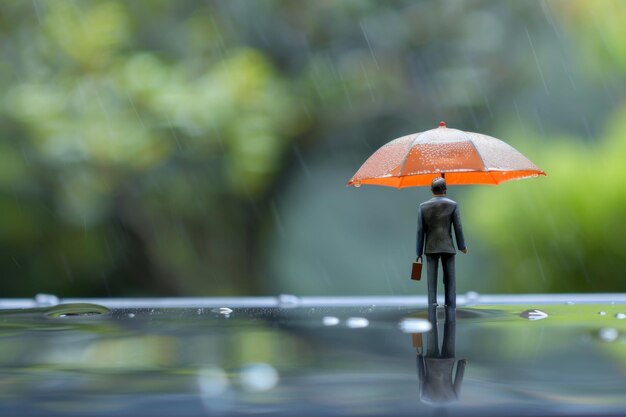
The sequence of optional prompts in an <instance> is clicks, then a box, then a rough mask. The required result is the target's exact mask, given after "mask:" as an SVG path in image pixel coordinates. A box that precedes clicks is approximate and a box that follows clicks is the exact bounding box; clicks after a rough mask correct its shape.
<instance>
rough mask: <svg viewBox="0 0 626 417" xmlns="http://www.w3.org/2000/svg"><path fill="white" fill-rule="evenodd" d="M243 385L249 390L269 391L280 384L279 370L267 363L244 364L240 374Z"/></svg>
mask: <svg viewBox="0 0 626 417" xmlns="http://www.w3.org/2000/svg"><path fill="white" fill-rule="evenodd" d="M239 378H240V382H241V386H242V387H243V388H244V389H246V390H248V391H267V390H270V389H272V388H274V387H275V386H276V384H278V379H279V377H278V372H276V369H274V367H273V366H271V365H269V364H267V363H253V364H249V365H246V366H244V367H243V368H242V369H241V373H240V375H239Z"/></svg>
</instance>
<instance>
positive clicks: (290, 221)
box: [0, 0, 626, 297]
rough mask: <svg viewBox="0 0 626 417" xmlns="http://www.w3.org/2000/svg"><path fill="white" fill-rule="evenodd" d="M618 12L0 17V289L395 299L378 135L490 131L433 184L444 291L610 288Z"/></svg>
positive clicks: (413, 194) (619, 113) (343, 8)
mask: <svg viewBox="0 0 626 417" xmlns="http://www.w3.org/2000/svg"><path fill="white" fill-rule="evenodd" d="M625 19H626V3H623V2H621V1H618V0H614V1H609V0H596V1H591V0H589V1H582V0H572V1H564V0H563V1H557V0H545V1H527V2H518V1H477V0H476V1H466V2H457V1H423V2H414V1H388V2H378V1H373V0H371V1H366V0H358V1H356V0H355V1H341V2H339V1H337V2H334V1H298V2H295V1H270V0H258V1H254V2H250V1H243V0H230V1H209V2H200V1H164V0H145V1H140V0H137V1H132V2H124V1H89V0H84V1H68V0H33V1H32V2H27V1H16V0H14V1H11V0H10V1H3V2H2V3H0V37H1V40H2V42H1V43H0V54H1V60H0V91H2V96H1V97H0V100H1V101H0V277H1V279H0V296H2V297H12V296H20V297H29V296H32V295H34V294H36V293H39V292H48V293H54V294H57V295H59V296H164V295H194V296H219V295H258V294H276V293H294V294H299V295H312V294H324V295H339V294H341V295H350V294H355V295H359V294H382V295H391V294H403V295H404V294H416V293H423V292H424V288H423V283H420V284H416V283H413V282H411V281H410V280H409V278H408V270H409V268H410V263H411V262H412V260H413V257H414V239H415V224H416V207H417V204H418V203H419V202H420V201H422V200H424V199H426V198H428V196H429V193H428V190H426V189H409V190H402V191H398V190H394V189H386V188H376V187H361V188H360V189H358V190H357V189H354V188H346V187H345V182H346V181H347V180H348V179H349V178H350V177H351V175H352V174H353V173H354V172H355V171H356V170H357V169H358V167H359V166H360V164H361V163H362V162H363V161H364V160H365V159H366V158H367V157H368V156H369V155H370V154H371V153H372V152H373V151H374V150H375V149H377V148H378V147H379V146H381V145H382V144H384V143H386V142H387V141H389V140H391V139H393V138H395V137H398V136H402V135H405V134H409V133H412V132H416V131H422V130H427V129H431V128H434V127H435V126H436V125H437V123H438V122H439V121H440V120H445V121H446V122H447V123H448V126H450V127H454V128H459V129H462V130H467V131H478V132H481V133H485V134H488V135H491V136H495V137H499V138H501V139H503V140H505V141H507V142H509V143H510V144H512V145H513V146H515V147H517V148H518V149H519V150H521V151H522V152H523V153H524V154H526V155H527V156H528V157H529V158H530V159H531V160H533V161H534V162H535V163H536V164H537V165H539V166H540V167H541V168H542V169H544V170H545V171H546V172H548V176H547V177H542V178H539V179H532V180H526V181H520V182H514V183H506V184H503V185H501V186H499V187H482V186H472V187H464V188H461V187H450V191H449V194H450V196H451V197H452V198H454V199H456V200H457V201H458V202H459V203H460V204H461V208H462V215H463V222H464V226H465V229H466V234H467V241H468V246H469V249H470V253H469V255H467V256H462V255H459V256H458V258H459V259H458V269H459V278H458V280H459V282H458V286H459V289H460V290H461V291H469V290H474V291H480V292H521V293H524V292H609V291H625V290H626V282H625V281H624V280H623V279H622V278H621V271H622V269H623V266H625V265H626V239H625V238H624V236H626V226H625V223H624V221H623V213H624V207H625V206H626V187H624V185H623V183H624V178H626V164H625V163H624V159H625V157H626V107H625V106H624V104H625V103H626V101H625V100H624V99H625V97H626V96H625V92H626V82H625V81H624V77H625V75H626V45H625V44H624V39H626V26H624V25H623V24H622V22H623V21H624V20H625Z"/></svg>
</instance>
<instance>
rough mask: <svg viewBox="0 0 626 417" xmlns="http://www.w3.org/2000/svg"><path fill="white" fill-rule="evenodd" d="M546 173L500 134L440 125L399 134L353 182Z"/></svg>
mask: <svg viewBox="0 0 626 417" xmlns="http://www.w3.org/2000/svg"><path fill="white" fill-rule="evenodd" d="M539 175H546V173H545V172H543V171H542V170H541V169H539V168H538V167H537V166H536V165H535V164H533V163H532V162H530V161H529V160H528V158H526V157H525V156H524V155H522V154H521V153H519V152H518V151H517V150H516V149H515V148H513V147H512V146H510V145H508V144H506V143H504V142H502V141H501V140H500V139H496V138H492V137H491V136H487V135H482V134H480V133H472V132H463V131H462V130H457V129H449V128H448V127H446V124H445V123H444V122H441V123H439V127H438V128H436V129H432V130H427V131H425V132H420V133H414V134H412V135H407V136H403V137H401V138H398V139H394V140H392V141H391V142H389V143H387V144H385V145H383V146H382V147H381V148H380V149H378V150H377V151H376V152H374V154H373V155H372V156H370V157H369V158H368V160H367V161H365V163H364V164H363V165H362V166H361V168H359V170H358V171H357V172H356V174H354V176H353V177H352V179H350V181H348V185H354V186H355V187H360V186H361V184H372V185H384V186H387V187H396V188H406V187H415V186H420V185H430V184H431V182H432V180H433V178H435V177H438V176H444V177H445V178H446V183H448V185H455V184H496V185H497V184H500V183H501V182H505V181H510V180H519V179H522V178H530V177H537V176H539Z"/></svg>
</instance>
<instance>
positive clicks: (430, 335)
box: [0, 294, 626, 416]
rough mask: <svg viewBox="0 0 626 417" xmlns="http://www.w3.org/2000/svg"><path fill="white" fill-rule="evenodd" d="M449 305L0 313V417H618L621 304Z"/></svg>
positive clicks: (266, 304)
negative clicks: (451, 310)
mask: <svg viewBox="0 0 626 417" xmlns="http://www.w3.org/2000/svg"><path fill="white" fill-rule="evenodd" d="M57 302H59V304H57ZM459 302H460V304H461V305H460V306H459V308H458V309H457V311H456V320H455V321H452V320H448V321H447V322H446V319H445V315H446V312H445V310H444V309H443V308H439V309H438V310H436V311H431V314H430V317H429V314H428V310H427V308H426V307H425V304H424V299H423V298H420V297H394V298H391V297H386V298H375V297H368V298H297V297H294V296H281V297H267V298H238V299H237V298H231V299H217V298H206V299H202V298H197V299H153V300H149V299H148V300H146V299H143V300H120V299H101V300H57V299H55V298H54V297H45V296H41V297H39V298H38V300H37V301H35V300H0V308H1V310H0V413H1V414H2V415H33V416H37V415H68V416H74V415H76V416H136V415H151V416H194V415H304V416H309V415H310V416H314V415H315V416H317V415H336V416H352V415H412V416H418V415H476V416H478V415H623V414H626V295H623V294H616V295H593V296H592V295H589V296H580V295H578V296H569V295H559V296H549V295H545V296H544V295H529V296H521V297H498V296H479V295H477V294H468V295H467V296H465V297H460V299H459ZM435 319H437V322H435ZM433 325H435V329H437V331H436V332H435V331H434V329H433V328H432V326H433ZM429 328H430V330H429ZM435 339H436V340H435ZM435 342H438V343H437V344H435ZM418 363H421V364H422V366H421V369H422V371H423V373H422V374H420V371H419V369H420V366H418ZM460 363H463V364H464V365H461V368H464V369H462V371H458V368H459V366H460V365H459V364H460ZM463 371H464V372H463Z"/></svg>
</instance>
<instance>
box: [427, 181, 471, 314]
mask: <svg viewBox="0 0 626 417" xmlns="http://www.w3.org/2000/svg"><path fill="white" fill-rule="evenodd" d="M446 189H447V187H446V180H445V179H444V178H443V177H440V178H439V177H438V178H435V179H434V180H433V182H432V185H431V191H432V193H433V196H434V197H433V198H431V199H430V200H428V201H426V202H424V203H422V204H420V207H419V212H418V220H417V256H418V257H421V256H422V252H423V253H424V254H426V260H427V270H428V304H429V305H436V304H437V269H438V267H439V259H441V266H442V269H443V284H444V286H445V289H446V306H448V307H456V281H455V275H454V255H455V254H456V250H455V249H454V244H453V243H452V226H454V233H455V235H456V244H457V247H458V248H459V250H460V251H461V252H463V253H467V248H466V247H465V240H464V238H463V228H462V227H461V215H460V213H459V207H458V205H457V203H456V202H454V201H452V200H450V199H449V198H447V197H446Z"/></svg>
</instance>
